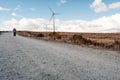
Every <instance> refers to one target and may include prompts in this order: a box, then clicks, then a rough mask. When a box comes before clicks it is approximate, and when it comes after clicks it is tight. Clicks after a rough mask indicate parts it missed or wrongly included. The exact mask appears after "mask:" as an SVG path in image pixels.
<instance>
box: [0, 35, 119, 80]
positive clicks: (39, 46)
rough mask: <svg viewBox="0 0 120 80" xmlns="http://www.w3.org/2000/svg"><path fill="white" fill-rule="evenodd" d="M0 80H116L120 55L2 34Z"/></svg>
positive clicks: (0, 42) (0, 40)
mask: <svg viewBox="0 0 120 80" xmlns="http://www.w3.org/2000/svg"><path fill="white" fill-rule="evenodd" d="M0 80H120V54H119V53H118V52H113V51H104V50H97V49H91V48H83V47H80V46H76V45H70V44H64V43H56V42H49V41H41V40H36V39H31V38H25V37H21V36H18V35H17V36H16V37H13V36H12V33H3V34H2V35H0Z"/></svg>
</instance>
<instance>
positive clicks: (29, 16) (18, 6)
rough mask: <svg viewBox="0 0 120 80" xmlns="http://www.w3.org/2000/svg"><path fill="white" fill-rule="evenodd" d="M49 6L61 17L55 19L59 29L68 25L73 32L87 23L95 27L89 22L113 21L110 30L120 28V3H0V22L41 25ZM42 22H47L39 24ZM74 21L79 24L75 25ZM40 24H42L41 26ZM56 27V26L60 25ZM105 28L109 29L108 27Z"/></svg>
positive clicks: (107, 0) (27, 0) (109, 0)
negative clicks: (75, 28)
mask: <svg viewBox="0 0 120 80" xmlns="http://www.w3.org/2000/svg"><path fill="white" fill-rule="evenodd" d="M48 6H49V7H51V8H52V10H53V11H54V12H56V13H59V14H60V15H57V16H56V18H57V19H59V20H60V21H59V22H58V23H59V24H63V25H62V26H64V25H67V24H69V23H70V24H71V26H67V27H71V28H67V29H71V30H72V29H73V28H74V26H79V27H80V29H81V28H82V27H83V26H84V25H82V24H85V25H86V24H87V25H86V26H87V27H88V28H89V26H91V25H93V24H94V25H93V26H94V27H96V23H93V22H92V21H94V22H97V23H100V24H98V25H97V26H101V23H102V22H103V23H104V21H105V22H106V23H105V24H104V25H102V27H103V26H105V25H107V24H111V21H113V22H114V23H113V24H112V29H113V28H114V27H113V26H114V25H115V26H116V27H117V28H115V30H117V29H118V28H119V27H118V26H120V22H119V21H120V20H119V17H120V0H0V23H1V24H3V23H7V24H8V23H9V24H12V25H13V24H14V26H15V25H16V24H17V26H18V25H19V26H21V25H22V24H23V23H24V24H25V25H22V26H24V28H25V27H26V28H27V27H28V25H29V26H30V25H31V23H33V24H32V25H37V26H38V23H35V22H36V21H39V24H40V25H43V24H46V23H48V21H49V19H50V17H51V11H50V10H49V8H48ZM112 16H113V17H112ZM37 18H39V20H37ZM41 19H45V20H47V21H45V20H42V21H41ZM113 19H114V20H113ZM76 20H80V21H81V22H78V23H77V21H76ZM40 21H41V22H44V23H40ZM62 21H68V22H62ZM69 21H71V22H69ZM84 21H86V23H84ZM87 21H88V22H87ZM21 22H23V23H21ZM59 24H56V25H57V26H60V25H59ZM26 25H27V26H26ZM32 25H31V26H32ZM73 25H74V26H73ZM72 26H73V27H72ZM107 26H111V25H107ZM0 28H1V26H0ZM2 28H3V27H2ZM28 28H29V27H28ZM88 28H86V30H88ZM62 29H63V28H62ZM106 29H109V30H112V29H111V27H109V28H106ZM119 30H120V29H119ZM81 31H82V30H81ZM83 31H84V30H83Z"/></svg>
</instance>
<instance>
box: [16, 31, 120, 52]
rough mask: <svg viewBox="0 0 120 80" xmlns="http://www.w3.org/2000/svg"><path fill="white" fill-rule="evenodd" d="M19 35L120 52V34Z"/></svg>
mask: <svg viewBox="0 0 120 80" xmlns="http://www.w3.org/2000/svg"><path fill="white" fill-rule="evenodd" d="M18 34H19V35H22V36H26V37H33V38H37V39H42V40H52V41H54V40H55V41H58V42H65V43H69V44H77V45H81V46H84V47H92V48H100V49H107V50H117V51H120V33H68V32H56V33H54V34H53V33H52V32H30V31H18Z"/></svg>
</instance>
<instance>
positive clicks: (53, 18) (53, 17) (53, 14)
mask: <svg viewBox="0 0 120 80" xmlns="http://www.w3.org/2000/svg"><path fill="white" fill-rule="evenodd" d="M49 9H50V11H51V13H52V15H51V18H50V21H51V20H53V34H55V15H58V13H55V12H54V11H53V10H52V9H51V8H50V7H49Z"/></svg>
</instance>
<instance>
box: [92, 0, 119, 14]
mask: <svg viewBox="0 0 120 80" xmlns="http://www.w3.org/2000/svg"><path fill="white" fill-rule="evenodd" d="M90 7H91V8H93V9H94V10H95V12H97V13H99V12H104V11H107V10H110V9H117V8H120V2H115V3H111V4H109V5H106V4H105V3H104V2H103V1H102V0H94V2H93V3H92V4H91V5H90Z"/></svg>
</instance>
